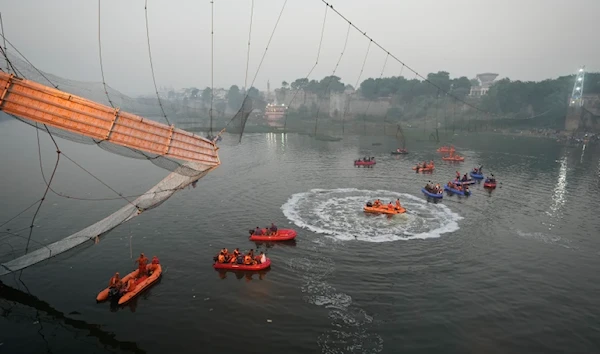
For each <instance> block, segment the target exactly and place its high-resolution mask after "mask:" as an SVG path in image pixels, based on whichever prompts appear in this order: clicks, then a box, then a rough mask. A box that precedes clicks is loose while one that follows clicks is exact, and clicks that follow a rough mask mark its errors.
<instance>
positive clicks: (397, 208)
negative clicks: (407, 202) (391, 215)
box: [396, 199, 402, 210]
mask: <svg viewBox="0 0 600 354" xmlns="http://www.w3.org/2000/svg"><path fill="white" fill-rule="evenodd" d="M400 208H402V205H400V199H396V210H400Z"/></svg>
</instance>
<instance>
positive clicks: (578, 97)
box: [569, 65, 585, 107]
mask: <svg viewBox="0 0 600 354" xmlns="http://www.w3.org/2000/svg"><path fill="white" fill-rule="evenodd" d="M584 69H585V65H584V66H583V67H581V69H579V71H578V72H577V76H576V77H575V84H574V85H573V91H572V92H571V99H570V101H569V106H570V107H582V106H583V82H584V81H585V70H584Z"/></svg>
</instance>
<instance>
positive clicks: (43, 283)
mask: <svg viewBox="0 0 600 354" xmlns="http://www.w3.org/2000/svg"><path fill="white" fill-rule="evenodd" d="M40 139H41V150H42V161H43V167H44V171H45V174H46V177H48V176H49V174H50V173H51V170H52V167H53V165H54V161H55V158H56V153H55V152H54V148H53V145H52V144H51V143H50V141H49V139H48V138H47V136H45V135H44V134H40ZM380 139H381V138H377V137H347V138H345V139H344V140H342V141H339V142H324V141H317V140H315V139H313V138H311V137H309V136H302V135H296V134H288V135H284V134H249V135H246V136H244V139H243V141H242V143H241V144H239V145H238V144H237V137H236V136H232V135H226V136H225V139H224V141H223V142H222V143H221V145H220V146H221V150H220V157H221V160H222V166H220V167H219V168H217V169H216V170H215V171H213V172H212V173H210V174H209V175H208V176H207V177H205V178H204V179H202V180H200V181H199V183H198V184H197V186H196V188H189V189H186V190H183V191H181V192H179V193H177V194H176V195H175V196H173V197H172V198H171V199H170V200H168V201H167V202H166V203H164V204H163V205H162V206H160V207H159V208H157V209H154V210H151V211H149V212H147V213H144V214H142V215H141V216H139V217H138V218H136V219H134V220H133V221H131V222H130V223H128V224H124V225H121V226H120V227H118V228H117V229H115V230H113V231H112V232H110V233H109V234H107V235H105V236H103V237H102V238H101V240H100V242H99V243H98V244H90V245H87V246H83V247H81V248H78V249H76V250H74V251H71V252H68V253H66V254H64V255H61V256H59V257H56V258H54V259H51V260H49V261H47V262H44V263H42V264H39V265H36V266H34V267H31V268H29V269H27V270H25V271H23V272H22V273H21V274H14V275H9V276H5V277H3V278H2V279H0V280H1V281H2V282H3V283H4V284H5V285H6V286H9V287H10V288H6V287H3V288H2V289H1V290H0V291H1V292H0V305H1V306H2V309H3V316H2V317H0V333H1V334H0V343H1V344H0V351H1V352H6V353H41V352H56V353H76V352H77V353H80V352H86V353H104V352H119V353H121V352H122V353H131V352H134V353H198V352H208V353H218V352H220V353H231V352H234V351H240V352H244V353H263V354H264V353H280V352H282V351H284V352H286V353H290V354H291V353H398V352H403V353H404V352H406V353H441V352H443V353H520V352H527V353H565V352H568V353H592V352H597V351H598V348H599V347H600V332H599V328H600V325H599V323H600V321H599V316H600V305H599V304H598V294H600V275H599V273H598V272H597V269H598V268H599V267H600V240H599V239H598V235H600V232H599V231H600V220H599V219H598V217H597V208H598V205H599V204H598V201H597V197H596V196H597V195H598V194H599V193H600V166H599V163H600V162H599V157H600V152H599V151H598V150H597V149H596V150H595V149H594V148H589V147H588V148H587V149H586V151H584V152H583V153H582V149H581V148H575V149H567V148H563V147H560V146H558V145H557V144H556V143H555V142H553V141H549V140H544V139H532V138H528V139H526V138H518V137H508V136H491V135H470V136H466V135H465V136H463V135H457V136H455V137H454V139H455V141H454V143H455V145H456V146H458V147H459V149H460V153H461V154H463V155H464V156H466V162H465V163H462V164H458V165H457V164H452V163H446V162H442V161H441V159H440V158H439V155H438V154H436V153H435V149H436V148H437V146H436V145H435V144H433V143H427V142H420V143H416V142H415V143H410V142H409V148H410V150H411V154H410V155H407V156H391V155H390V154H389V151H390V150H392V149H394V148H395V147H396V146H395V141H394V139H391V138H390V139H387V140H380ZM373 143H381V145H373ZM58 144H59V146H60V148H61V151H62V152H63V153H64V155H66V156H68V157H70V158H71V159H73V160H75V161H77V162H78V163H79V164H80V165H81V166H83V167H85V168H86V169H88V170H89V171H90V172H91V173H93V174H94V175H95V176H97V177H98V178H99V179H101V180H102V181H103V182H105V183H106V184H108V185H110V186H111V187H112V188H114V189H115V190H116V191H118V192H120V193H122V194H123V195H135V194H139V193H142V192H144V191H145V190H147V189H148V188H149V187H151V186H152V185H154V184H155V183H156V182H158V181H159V180H160V179H161V178H162V177H164V176H165V175H166V174H167V173H168V171H165V170H162V169H160V168H158V167H156V166H154V165H152V164H150V163H148V162H146V161H139V160H134V159H129V158H125V157H121V156H117V155H113V154H111V153H109V152H106V151H103V150H101V149H99V148H97V147H95V146H88V145H81V144H76V143H73V142H69V141H65V140H61V139H58ZM362 156H376V157H377V159H378V163H377V165H376V166H375V167H374V168H356V167H353V164H352V161H353V159H355V158H358V157H362ZM430 159H435V161H436V162H437V164H436V170H435V172H434V173H433V174H431V175H422V174H415V173H414V171H412V170H411V167H412V166H413V165H414V164H415V163H416V162H417V161H423V160H430ZM479 164H482V165H484V171H487V172H488V173H489V172H492V173H494V174H495V176H496V177H497V178H498V180H499V181H500V184H499V187H498V188H497V189H496V190H495V191H493V192H491V193H489V192H486V191H484V190H483V188H482V187H481V186H480V185H479V186H473V187H472V191H473V195H472V196H470V197H468V198H465V197H457V196H452V197H448V196H445V197H444V199H443V201H442V202H440V203H431V202H427V201H426V199H425V198H424V196H423V195H422V194H421V192H420V189H421V187H422V186H423V185H424V184H425V183H426V182H427V181H428V180H432V181H434V182H440V183H443V182H446V181H448V180H450V179H451V178H452V177H453V175H454V172H455V171H456V170H457V169H460V170H461V172H463V173H464V172H466V171H467V170H468V169H470V168H472V167H474V166H476V165H479ZM0 166H2V173H1V174H0V178H1V183H2V186H3V188H2V189H1V190H0V200H1V201H2V202H1V203H0V223H2V222H4V220H7V219H9V218H10V217H13V216H14V215H15V214H16V213H18V212H19V211H21V210H23V209H24V208H26V207H27V206H29V205H30V204H31V203H33V202H35V200H37V199H39V198H40V197H41V195H42V193H43V190H44V183H43V181H42V178H41V175H40V167H39V160H38V150H37V140H36V132H35V129H33V128H31V127H29V126H26V125H24V124H22V123H19V122H16V121H11V120H9V121H3V122H1V123H0ZM52 186H53V189H54V190H55V191H56V192H59V193H63V194H65V195H69V196H70V197H71V198H69V199H67V198H63V197H58V196H56V195H54V194H52V193H51V194H49V196H48V198H47V199H46V200H45V201H44V204H43V206H42V208H41V210H40V213H39V215H38V218H37V219H36V222H35V227H34V229H33V233H32V235H33V236H32V240H33V242H32V245H33V246H32V247H33V248H36V247H39V246H38V245H37V243H48V242H51V241H54V240H57V239H60V238H62V237H64V236H67V235H69V234H71V233H72V232H75V231H78V230H80V229H82V228H83V227H85V226H87V225H89V224H91V223H93V222H95V221H97V220H99V219H101V218H103V217H104V216H106V215H108V214H110V213H111V212H112V211H114V210H116V209H117V208H119V207H120V206H122V205H123V203H124V202H123V200H122V199H119V198H118V197H115V194H114V192H112V191H111V190H109V189H108V188H106V187H105V186H104V185H102V184H101V183H99V182H98V181H97V180H95V179H94V178H92V177H91V176H90V175H89V174H87V173H86V172H84V171H83V170H81V169H80V168H78V167H77V166H75V165H74V164H73V163H71V162H70V161H69V160H68V159H66V158H65V157H64V156H63V157H61V160H60V163H59V168H58V172H57V174H56V176H55V180H54V182H53V184H52ZM114 198H116V199H115V200H87V199H114ZM374 198H381V199H383V200H384V201H388V200H395V199H396V198H400V200H401V202H402V204H403V206H404V207H405V208H406V209H407V210H408V212H407V214H405V215H401V216H394V217H393V218H386V217H384V216H374V215H364V213H363V212H362V210H361V208H362V205H363V203H364V202H365V201H367V200H372V199H374ZM34 210H35V208H33V209H31V210H29V211H28V212H27V213H25V214H24V215H23V216H21V217H18V218H17V219H15V220H14V221H13V222H11V223H10V224H7V225H4V226H2V228H1V232H2V233H0V240H1V241H0V242H1V243H0V252H1V255H2V259H3V260H8V259H10V258H11V257H12V256H15V255H20V254H22V253H23V249H24V242H25V240H24V238H23V237H25V238H26V237H27V235H28V226H29V223H30V222H31V217H32V215H33V211H34ZM270 222H275V223H276V224H277V225H278V226H279V227H280V228H286V227H291V228H295V229H297V230H298V237H297V240H296V242H295V243H292V244H277V245H259V244H254V243H251V242H249V241H248V239H247V232H248V231H247V230H248V229H251V228H254V227H256V226H266V225H268V224H269V223H270ZM7 229H10V230H8V231H7ZM7 232H10V233H13V234H17V235H19V236H14V235H12V234H8V233H7ZM221 247H227V248H229V249H230V250H231V249H233V248H235V247H239V248H240V249H249V248H254V249H260V250H262V251H266V252H267V254H268V256H269V257H270V258H271V259H272V262H273V263H272V268H271V269H270V270H269V271H267V272H264V273H261V274H253V275H252V274H244V273H241V274H239V273H220V272H217V271H215V270H213V269H212V266H211V264H212V257H213V255H215V254H216V252H217V251H218V250H219V249H220V248H221ZM140 252H144V253H145V254H146V255H147V256H149V257H151V256H153V255H157V256H158V257H159V258H160V260H161V264H162V265H163V269H165V273H164V275H163V278H162V280H161V281H160V283H158V284H156V285H155V286H154V287H152V288H151V289H150V290H149V291H147V292H145V293H144V294H143V295H142V296H140V297H139V298H138V299H136V300H134V301H133V302H132V303H131V305H129V306H126V307H124V308H121V309H116V310H115V309H111V308H110V306H109V304H107V303H103V304H96V303H95V296H96V294H97V293H98V291H100V290H101V289H103V288H104V287H105V286H106V285H107V282H108V279H109V278H110V276H111V275H112V274H113V272H115V271H120V272H121V274H124V273H127V272H128V271H129V270H133V269H134V265H133V260H134V258H135V257H136V256H137V255H138V254H139V253H140ZM132 257H133V258H132ZM19 277H20V278H19Z"/></svg>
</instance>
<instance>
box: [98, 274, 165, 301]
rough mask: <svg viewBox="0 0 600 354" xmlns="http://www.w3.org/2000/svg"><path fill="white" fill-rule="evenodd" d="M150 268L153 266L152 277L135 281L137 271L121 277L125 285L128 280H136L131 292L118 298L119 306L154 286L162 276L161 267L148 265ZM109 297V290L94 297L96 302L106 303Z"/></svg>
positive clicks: (144, 277)
mask: <svg viewBox="0 0 600 354" xmlns="http://www.w3.org/2000/svg"><path fill="white" fill-rule="evenodd" d="M151 266H155V269H154V272H152V275H150V276H147V275H145V276H143V277H141V278H138V279H136V277H137V275H138V272H139V270H138V269H136V270H134V271H133V272H131V273H129V274H127V275H126V276H125V277H123V278H122V279H121V281H122V282H123V283H124V284H125V283H127V282H128V281H129V279H136V280H135V288H134V289H133V290H132V291H127V292H125V293H124V294H123V295H121V297H120V298H119V305H124V304H126V303H127V302H129V300H131V299H133V298H134V297H136V296H137V295H139V294H140V293H142V292H143V291H144V290H146V289H147V288H149V287H150V285H152V284H154V283H155V282H156V281H157V280H158V279H159V278H160V276H161V274H162V267H161V266H160V264H153V265H152V264H148V266H147V267H148V269H150V267H151ZM109 297H110V289H109V288H106V289H104V290H102V291H101V292H100V293H99V294H98V296H96V301H99V302H100V301H106V300H108V298H109Z"/></svg>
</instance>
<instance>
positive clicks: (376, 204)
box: [373, 199, 381, 208]
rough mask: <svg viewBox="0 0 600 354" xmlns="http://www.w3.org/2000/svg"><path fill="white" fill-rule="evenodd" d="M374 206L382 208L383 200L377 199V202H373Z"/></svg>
mask: <svg viewBox="0 0 600 354" xmlns="http://www.w3.org/2000/svg"><path fill="white" fill-rule="evenodd" d="M373 207H375V208H381V200H379V199H376V200H375V203H373Z"/></svg>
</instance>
